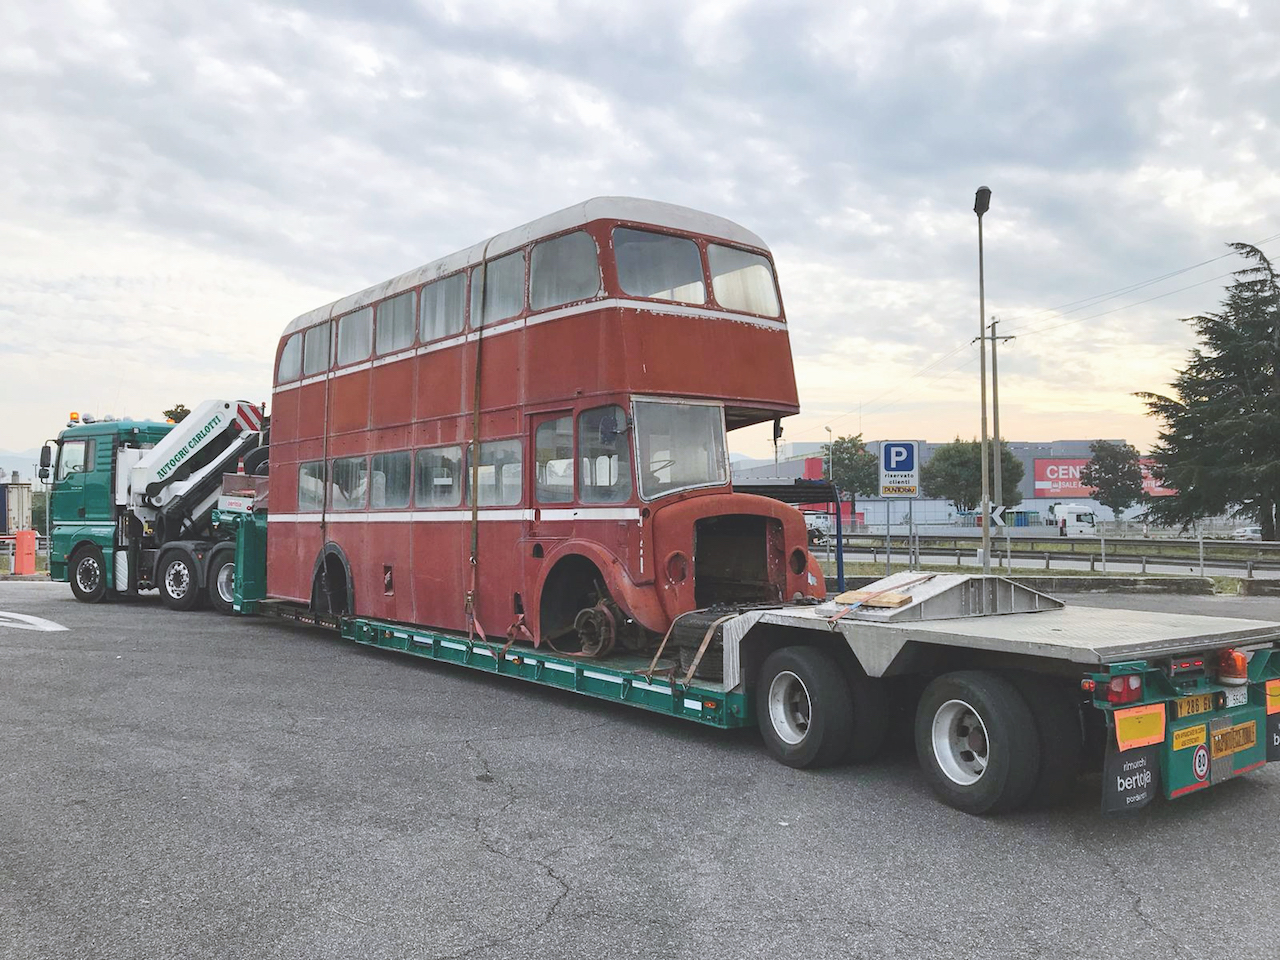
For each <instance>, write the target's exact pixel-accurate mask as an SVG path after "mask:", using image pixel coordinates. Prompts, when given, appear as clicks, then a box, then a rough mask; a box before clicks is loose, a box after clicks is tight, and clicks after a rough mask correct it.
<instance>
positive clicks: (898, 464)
mask: <svg viewBox="0 0 1280 960" xmlns="http://www.w3.org/2000/svg"><path fill="white" fill-rule="evenodd" d="M880 496H882V497H918V496H920V442H919V441H918V440H885V441H883V442H882V443H881V444H880Z"/></svg>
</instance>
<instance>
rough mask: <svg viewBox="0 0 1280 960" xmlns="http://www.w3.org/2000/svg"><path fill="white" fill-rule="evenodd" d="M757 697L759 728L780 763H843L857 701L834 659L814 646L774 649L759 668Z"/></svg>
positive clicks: (794, 765) (826, 764) (790, 764)
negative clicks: (853, 697) (852, 696)
mask: <svg viewBox="0 0 1280 960" xmlns="http://www.w3.org/2000/svg"><path fill="white" fill-rule="evenodd" d="M755 695H756V723H757V724H758V725H759V727H760V733H761V735H762V736H763V737H764V742H765V747H766V748H767V749H768V750H769V752H770V753H771V754H773V756H774V758H775V759H777V760H780V761H781V762H782V763H785V764H786V765H787V766H789V767H802V768H803V767H821V766H828V765H830V764H834V763H839V762H840V760H842V759H843V758H844V755H845V753H846V752H847V750H848V746H849V743H848V738H849V731H850V729H851V728H852V726H853V702H852V698H851V697H850V696H849V685H848V684H847V683H846V682H845V679H844V674H843V673H842V672H841V670H840V665H839V663H837V662H836V660H835V658H834V657H832V656H831V655H830V654H828V653H826V652H824V651H822V650H818V649H815V648H813V647H783V648H782V649H781V650H775V651H774V652H773V653H771V654H769V656H768V658H767V659H766V660H765V662H764V665H763V666H762V667H761V668H760V676H759V679H758V680H757V681H756V686H755Z"/></svg>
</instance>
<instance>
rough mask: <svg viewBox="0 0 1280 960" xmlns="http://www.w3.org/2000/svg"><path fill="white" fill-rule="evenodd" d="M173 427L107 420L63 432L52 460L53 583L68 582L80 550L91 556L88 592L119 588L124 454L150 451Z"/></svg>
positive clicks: (87, 566)
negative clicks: (120, 482)
mask: <svg viewBox="0 0 1280 960" xmlns="http://www.w3.org/2000/svg"><path fill="white" fill-rule="evenodd" d="M172 429H173V424H171V423H153V422H150V421H138V420H103V421H91V422H88V423H81V422H76V423H75V424H74V425H73V426H69V427H67V429H65V430H63V431H62V432H61V433H59V434H58V439H57V440H56V441H55V444H56V446H55V448H54V451H55V452H54V453H53V454H52V455H51V457H50V459H51V460H52V461H53V467H54V469H53V477H52V490H51V496H50V500H49V512H50V521H51V527H52V531H51V532H52V541H51V544H50V559H49V574H50V576H51V577H52V579H54V580H61V581H66V580H67V579H68V564H69V562H70V560H71V558H72V557H73V556H75V555H76V554H77V552H78V553H79V554H81V555H82V556H83V557H86V558H87V559H86V563H85V569H84V570H82V571H81V573H82V574H83V580H84V584H82V585H81V586H84V587H87V590H86V592H87V593H96V592H98V586H99V584H98V581H99V580H100V581H101V587H102V588H103V589H106V590H113V589H115V586H116V564H115V555H116V539H117V538H116V526H117V522H118V520H119V516H118V510H117V505H116V496H115V490H116V480H117V469H116V467H117V462H118V454H119V451H120V450H149V449H151V448H152V447H154V446H155V445H156V443H157V442H159V440H161V439H162V438H163V437H164V436H165V435H166V434H168V433H169V431H170V430H172ZM72 583H73V589H75V586H76V584H75V581H73V582H72Z"/></svg>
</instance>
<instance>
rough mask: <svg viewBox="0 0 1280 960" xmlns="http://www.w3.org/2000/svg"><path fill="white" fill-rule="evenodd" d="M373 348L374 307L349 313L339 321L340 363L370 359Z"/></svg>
mask: <svg viewBox="0 0 1280 960" xmlns="http://www.w3.org/2000/svg"><path fill="white" fill-rule="evenodd" d="M371 349H373V308H372V307H365V308H364V309H363V310H357V311H356V312H355V313H348V314H347V315H346V316H345V317H343V318H342V319H341V320H339V321H338V351H337V352H338V365H339V366H341V365H342V364H344V363H355V362H356V361H357V360H368V359H369V351H370V350H371Z"/></svg>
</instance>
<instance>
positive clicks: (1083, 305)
mask: <svg viewBox="0 0 1280 960" xmlns="http://www.w3.org/2000/svg"><path fill="white" fill-rule="evenodd" d="M1276 240H1280V233H1277V234H1274V235H1272V236H1270V237H1266V238H1264V239H1262V240H1259V241H1258V242H1257V243H1255V244H1253V246H1255V247H1261V246H1262V245H1263V244H1267V243H1272V242H1274V241H1276ZM1237 255H1238V254H1237V252H1236V251H1235V250H1229V251H1227V252H1226V253H1224V254H1221V255H1219V256H1216V257H1211V258H1209V259H1208V260H1202V261H1200V262H1199V263H1194V264H1192V265H1191V266H1188V267H1182V268H1181V269H1178V270H1173V271H1170V272H1168V273H1164V274H1161V275H1160V276H1158V277H1152V278H1150V279H1147V280H1140V281H1138V282H1136V283H1131V284H1128V285H1126V286H1123V287H1117V288H1116V289H1115V290H1111V291H1108V292H1106V293H1101V294H1096V295H1094V296H1090V297H1084V298H1082V299H1080V300H1072V301H1070V302H1068V303H1064V304H1062V305H1061V306H1058V307H1046V308H1045V309H1043V310H1037V311H1035V312H1033V313H1030V314H1024V315H1023V316H1021V317H1014V318H1013V319H1012V320H1009V321H1004V322H1007V323H1014V322H1016V321H1018V320H1033V319H1034V318H1036V317H1039V316H1041V315H1042V314H1054V315H1055V317H1061V316H1064V315H1066V314H1068V313H1074V312H1075V311H1076V310H1084V309H1087V308H1088V307H1091V306H1097V305H1098V304H1100V303H1105V302H1106V301H1107V300H1111V299H1114V298H1115V297H1118V296H1124V295H1125V294H1127V293H1136V292H1137V291H1139V290H1142V289H1145V288H1146V287H1150V286H1152V285H1154V284H1157V283H1162V282H1164V281H1165V280H1171V279H1173V278H1174V277H1177V276H1181V275H1182V274H1184V273H1189V272H1191V271H1192V270H1196V269H1199V268H1200V267H1203V266H1207V265H1208V264H1210V263H1217V262H1218V261H1219V260H1225V259H1227V258H1228V257H1234V256H1237ZM1233 274H1234V271H1233V272H1231V273H1224V274H1220V275H1218V276H1216V277H1210V278H1209V279H1207V280H1201V281H1198V282H1196V283H1192V284H1188V285H1187V286H1185V287H1179V288H1178V289H1176V290H1170V291H1168V292H1167V293H1161V294H1157V295H1156V296H1154V297H1148V298H1146V299H1145V300H1138V301H1135V302H1133V303H1127V304H1121V305H1120V306H1118V307H1113V308H1112V309H1110V310H1104V311H1102V312H1101V313H1095V314H1090V315H1089V316H1087V317H1077V318H1076V319H1074V320H1067V321H1065V322H1063V323H1055V324H1052V325H1050V326H1047V327H1034V326H1033V327H1030V328H1029V327H1026V326H1024V327H1015V328H1014V329H1015V330H1016V331H1020V332H1021V333H1022V335H1023V336H1031V335H1032V334H1036V333H1048V332H1049V331H1051V330H1057V329H1060V328H1061V327H1066V326H1071V325H1072V324H1076V323H1084V322H1085V321H1088V320H1096V319H1098V318H1099V317H1105V316H1108V315H1110V314H1112V313H1118V312H1119V311H1121V310H1128V309H1130V308H1132V307H1138V306H1142V305H1143V304H1145V303H1151V302H1152V301H1155V300H1160V299H1163V298H1164V297H1171V296H1173V295H1174V294H1178V293H1183V292H1185V291H1187V290H1191V289H1193V288H1195V287H1200V286H1204V284H1206V283H1213V282H1214V281H1217V280H1223V279H1225V278H1227V277H1230V276H1233ZM1050 319H1053V318H1050V317H1046V318H1045V320H1050ZM1006 329H1008V328H1006ZM966 346H971V344H969V343H962V344H960V345H959V346H957V347H955V348H954V349H952V350H949V351H947V352H946V353H944V354H942V355H941V356H939V357H937V358H936V359H934V360H933V361H931V362H930V363H929V364H927V365H926V366H924V367H922V368H920V369H919V370H917V371H916V372H915V373H913V374H911V376H909V377H908V378H907V379H906V380H904V381H902V382H901V383H899V384H896V385H895V386H893V387H890V388H889V389H888V390H886V391H884V392H883V393H880V394H878V395H877V396H875V397H873V398H872V399H871V400H869V401H866V402H864V403H862V404H860V405H859V409H858V410H849V411H846V412H845V413H842V414H839V415H837V416H835V417H833V418H832V419H831V420H828V421H827V422H826V423H825V424H822V425H821V426H819V427H815V428H810V429H808V430H803V431H801V432H800V433H799V434H798V435H799V436H805V435H807V434H810V433H816V432H817V431H818V430H823V429H826V428H827V427H830V426H831V425H833V424H835V423H838V422H839V421H841V420H844V419H845V418H846V417H851V416H853V415H854V414H855V413H857V414H858V415H859V416H861V415H862V414H864V413H877V412H879V411H881V410H884V409H887V408H888V407H889V406H892V404H890V403H880V401H881V400H884V399H886V398H895V397H896V396H897V395H898V394H899V393H901V391H902V390H903V389H905V388H906V387H907V386H908V385H909V384H910V383H911V382H912V381H914V380H916V379H917V378H919V377H921V376H923V375H924V374H926V373H928V372H929V371H930V370H932V369H934V368H935V367H937V366H938V365H939V364H941V363H944V362H946V361H947V360H948V359H950V358H951V357H953V356H955V355H956V354H957V353H959V352H960V351H961V350H963V349H964V348H965V347H966ZM975 359H976V358H973V357H971V358H968V359H966V360H965V361H963V362H961V363H960V364H958V365H957V366H955V367H951V368H950V369H948V370H947V371H945V372H943V373H941V374H939V375H937V376H935V377H930V378H929V382H932V381H934V380H940V379H943V378H945V377H947V376H949V375H950V374H952V373H954V372H955V371H957V370H959V369H960V368H961V367H964V366H966V365H967V364H970V363H973V362H974V360H975ZM868 404H872V405H873V406H872V407H871V409H870V410H868V409H867V405H868ZM876 404H879V405H878V406H874V405H876Z"/></svg>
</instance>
